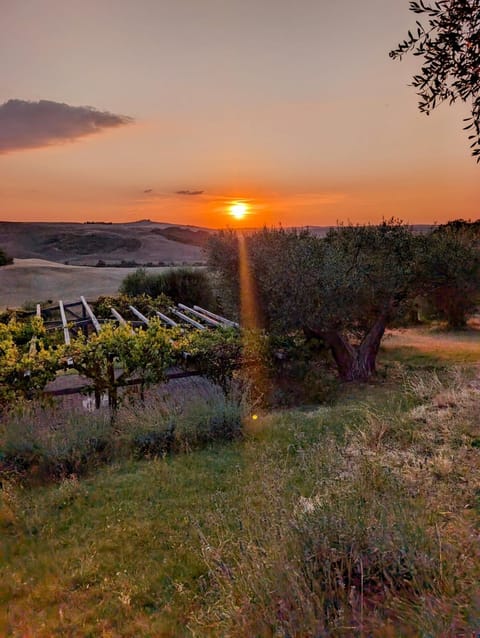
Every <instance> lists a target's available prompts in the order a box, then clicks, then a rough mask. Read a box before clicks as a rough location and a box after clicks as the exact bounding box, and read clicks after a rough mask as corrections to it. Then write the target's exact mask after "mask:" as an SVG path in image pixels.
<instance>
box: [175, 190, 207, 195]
mask: <svg viewBox="0 0 480 638" xmlns="http://www.w3.org/2000/svg"><path fill="white" fill-rule="evenodd" d="M204 192H205V191H189V190H181V191H175V193H176V195H203V193H204Z"/></svg>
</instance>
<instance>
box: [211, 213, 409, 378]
mask: <svg viewBox="0 0 480 638" xmlns="http://www.w3.org/2000/svg"><path fill="white" fill-rule="evenodd" d="M244 241H245V243H246V246H247V253H248V259H249V262H250V271H251V277H252V278H253V280H254V281H255V282H256V286H257V300H258V305H259V307H260V311H261V312H260V313H259V314H260V315H261V317H262V319H263V327H265V329H266V330H267V331H269V332H277V333H278V332H283V333H285V332H288V331H291V330H298V329H302V330H303V331H304V332H305V334H306V335H307V336H311V337H317V338H319V339H321V340H322V341H323V342H324V344H325V345H326V347H327V348H329V349H330V351H331V353H332V355H333V358H334V360H335V363H336V365H337V368H338V372H339V375H340V377H341V378H342V379H344V380H348V381H352V380H366V379H368V378H370V376H371V375H372V374H374V373H375V364H376V357H377V353H378V349H379V346H380V342H381V339H382V337H383V334H384V332H385V328H386V327H387V325H388V323H389V322H390V321H391V320H392V319H393V318H394V317H395V316H396V315H397V313H398V312H399V310H400V309H401V306H402V304H403V303H404V302H405V301H406V300H407V299H408V298H409V297H410V296H411V295H412V294H413V290H414V288H415V284H416V281H417V277H418V272H417V261H416V258H415V249H416V238H415V237H414V236H413V235H412V233H411V232H410V230H409V229H408V228H407V227H405V226H404V225H403V224H401V223H400V222H398V221H396V220H390V221H388V222H386V221H385V222H383V223H382V224H380V225H378V226H373V225H372V226H347V227H339V228H336V229H333V230H331V231H330V233H329V234H328V236H327V237H326V238H325V239H321V238H319V237H315V236H313V235H311V234H309V233H308V232H300V233H298V232H295V231H285V230H267V229H264V230H262V231H260V232H257V233H254V234H252V235H251V236H249V237H246V238H244ZM236 244H237V245H236ZM239 255H240V252H239V250H238V241H236V238H235V236H234V235H233V234H231V233H230V234H223V235H218V236H217V237H216V238H215V239H214V240H213V241H212V242H211V244H210V258H209V263H210V266H211V267H212V268H213V269H214V270H215V271H216V272H217V273H218V275H219V277H220V278H221V281H222V282H223V288H224V289H225V290H226V292H227V294H228V295H229V297H230V299H236V300H237V301H238V299H239V298H240V294H239V290H240V281H239V270H240V268H239Z"/></svg>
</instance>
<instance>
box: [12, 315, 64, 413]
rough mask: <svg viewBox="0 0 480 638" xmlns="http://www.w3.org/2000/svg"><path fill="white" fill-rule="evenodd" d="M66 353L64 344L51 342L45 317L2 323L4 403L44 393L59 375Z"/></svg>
mask: <svg viewBox="0 0 480 638" xmlns="http://www.w3.org/2000/svg"><path fill="white" fill-rule="evenodd" d="M62 356H63V348H62V346H54V345H51V344H50V343H49V340H48V339H47V335H46V331H45V326H44V325H43V321H42V320H41V319H39V318H37V317H34V318H32V319H31V320H30V321H28V322H20V321H17V320H16V319H14V318H13V319H11V320H10V321H9V322H8V324H4V323H0V405H2V404H3V405H5V404H6V403H8V402H11V401H14V400H15V399H17V398H32V397H34V396H37V395H39V394H41V392H42V390H43V389H44V388H45V386H46V384H47V383H48V382H49V381H52V380H53V379H55V376H56V372H57V370H58V368H59V366H60V365H61V363H60V362H61V360H62Z"/></svg>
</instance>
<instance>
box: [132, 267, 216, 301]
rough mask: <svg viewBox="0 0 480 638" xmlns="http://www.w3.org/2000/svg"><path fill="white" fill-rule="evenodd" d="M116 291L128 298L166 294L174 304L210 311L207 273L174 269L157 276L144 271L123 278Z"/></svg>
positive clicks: (210, 297)
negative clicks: (194, 306) (203, 308)
mask: <svg viewBox="0 0 480 638" xmlns="http://www.w3.org/2000/svg"><path fill="white" fill-rule="evenodd" d="M120 292H122V293H125V294H126V295H128V296H129V297H132V296H138V295H149V296H150V297H159V296H160V295H162V294H163V295H166V296H167V297H170V299H172V300H173V301H174V302H175V303H184V304H186V305H190V306H192V305H198V306H203V307H205V306H206V307H207V308H211V307H212V306H213V303H214V298H213V293H212V289H211V284H210V280H209V277H208V274H207V273H206V272H205V271H204V270H200V269H193V268H174V269H171V270H167V271H166V272H164V273H160V274H156V275H153V274H149V273H147V271H146V270H145V269H144V268H139V269H138V270H136V271H135V272H133V273H131V274H130V275H127V277H125V279H124V280H123V282H122V284H121V286H120Z"/></svg>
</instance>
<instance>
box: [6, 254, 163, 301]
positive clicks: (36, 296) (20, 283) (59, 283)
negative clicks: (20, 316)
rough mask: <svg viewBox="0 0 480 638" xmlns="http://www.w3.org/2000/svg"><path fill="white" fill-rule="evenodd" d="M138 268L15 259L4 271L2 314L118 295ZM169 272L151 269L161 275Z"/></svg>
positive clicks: (160, 268)
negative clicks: (49, 302)
mask: <svg viewBox="0 0 480 638" xmlns="http://www.w3.org/2000/svg"><path fill="white" fill-rule="evenodd" d="M135 270H136V268H109V267H104V268H94V267H91V266H67V265H65V264H60V263H57V262H51V261H44V260H43V259H15V262H14V263H13V264H12V265H11V266H4V267H3V268H0V291H1V292H0V311H1V310H4V309H5V308H19V307H21V306H22V305H23V304H24V303H25V302H39V301H46V300H48V299H51V300H52V301H55V302H56V301H58V300H59V299H62V300H63V301H65V302H68V301H78V300H79V299H80V295H84V296H85V297H87V298H88V299H96V298H97V297H99V296H100V295H112V294H116V293H117V292H118V288H119V286H120V284H121V283H122V281H123V279H124V278H125V277H126V276H127V275H128V274H129V273H131V272H134V271H135ZM165 270H168V268H162V267H158V268H149V269H148V272H150V273H152V274H153V273H159V272H163V271H165Z"/></svg>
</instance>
